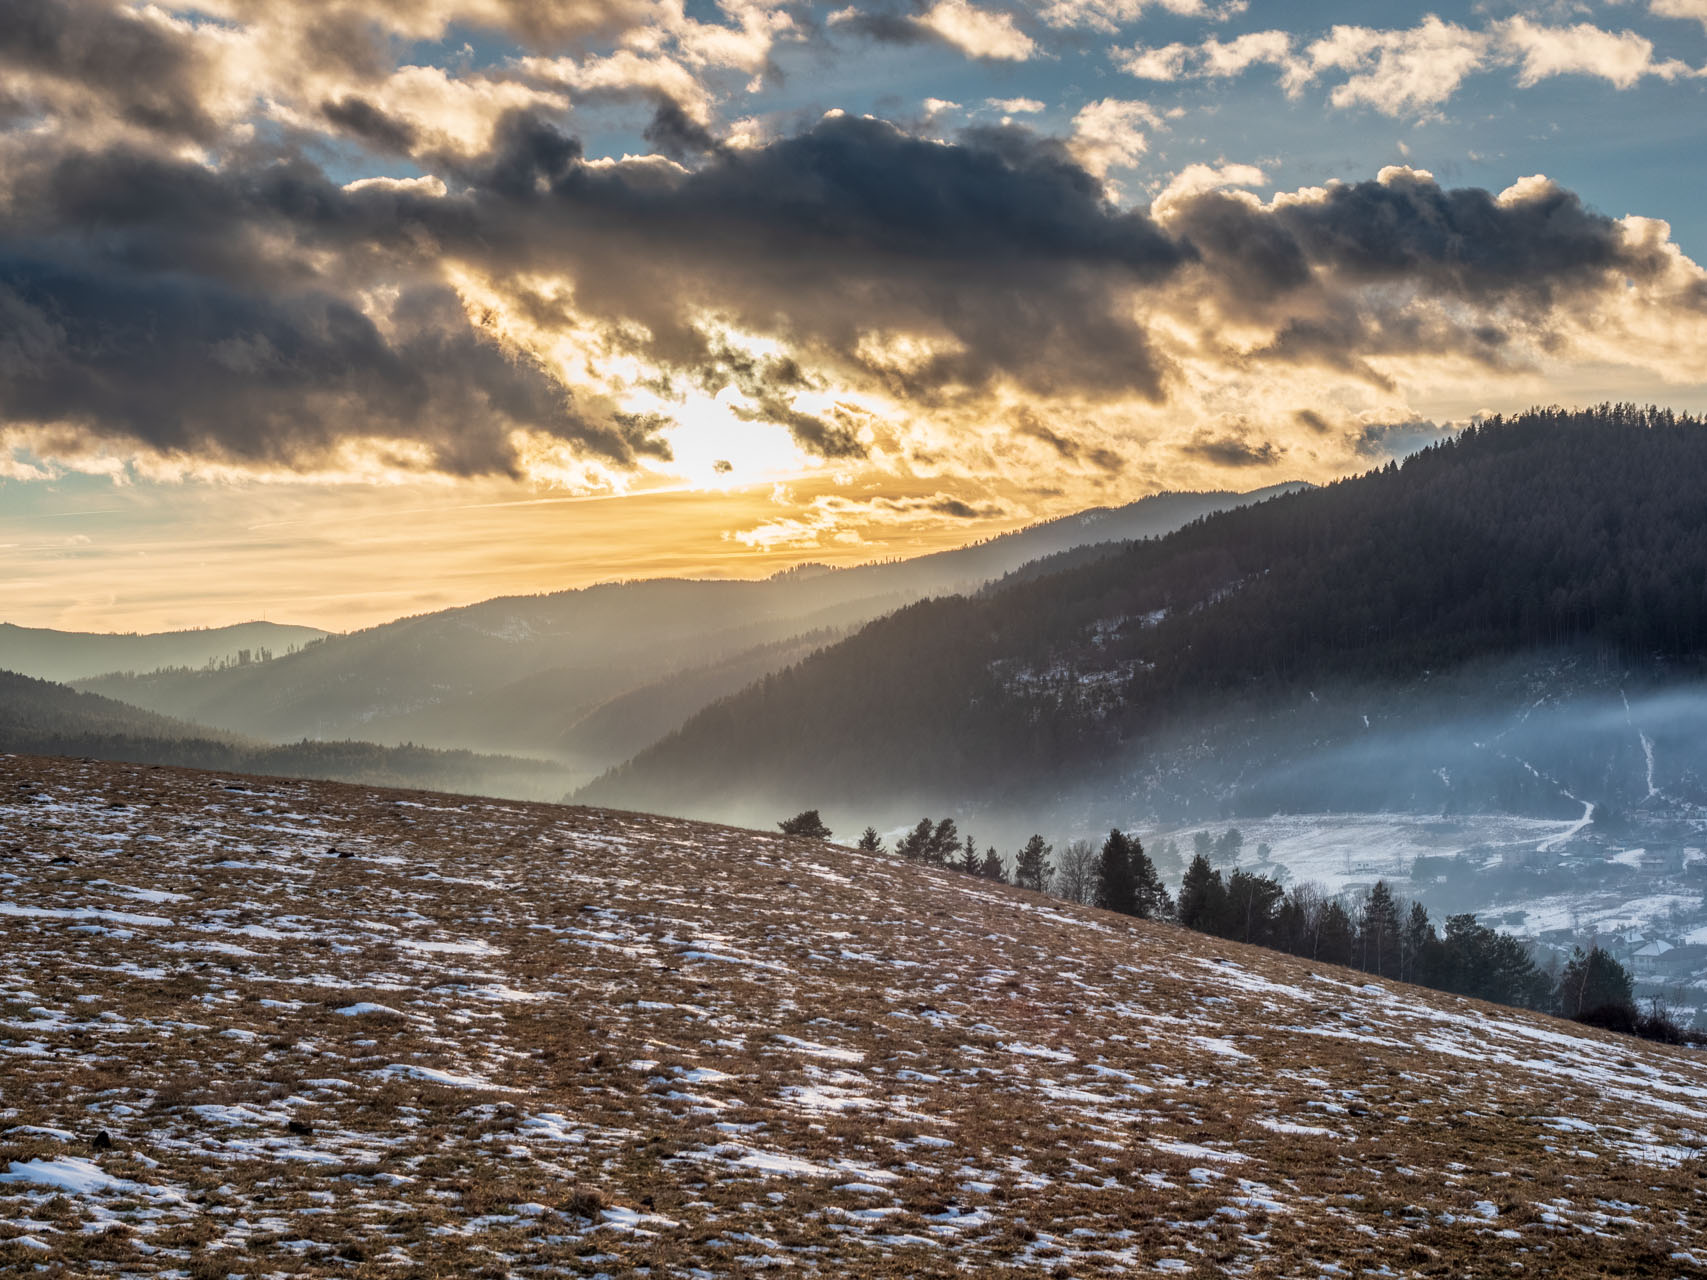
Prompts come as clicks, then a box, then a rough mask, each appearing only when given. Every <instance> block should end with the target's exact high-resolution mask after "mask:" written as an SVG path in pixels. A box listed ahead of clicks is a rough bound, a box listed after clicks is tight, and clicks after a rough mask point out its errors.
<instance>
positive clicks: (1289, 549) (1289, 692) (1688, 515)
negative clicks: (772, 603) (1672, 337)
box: [577, 408, 1707, 829]
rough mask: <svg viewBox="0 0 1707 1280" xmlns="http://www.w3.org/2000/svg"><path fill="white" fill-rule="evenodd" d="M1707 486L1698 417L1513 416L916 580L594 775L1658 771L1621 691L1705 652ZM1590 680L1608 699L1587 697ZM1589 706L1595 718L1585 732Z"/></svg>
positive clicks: (1706, 440) (1440, 779) (693, 781)
mask: <svg viewBox="0 0 1707 1280" xmlns="http://www.w3.org/2000/svg"><path fill="white" fill-rule="evenodd" d="M1704 486H1707V430H1704V429H1703V425H1702V423H1701V422H1700V421H1699V420H1696V419H1692V418H1687V417H1678V416H1676V415H1672V414H1669V413H1666V412H1663V411H1646V412H1643V411H1637V410H1634V409H1612V408H1604V409H1601V410H1597V411H1593V412H1587V413H1578V414H1566V413H1562V412H1536V413H1531V414H1526V415H1523V416H1522V417H1520V418H1516V419H1513V420H1511V421H1497V420H1496V421H1494V422H1492V423H1489V424H1486V425H1483V426H1480V427H1477V428H1472V429H1471V430H1469V431H1467V432H1465V433H1464V434H1463V435H1462V436H1460V437H1458V438H1456V439H1454V440H1451V441H1448V442H1445V443H1442V444H1440V445H1437V446H1435V447H1433V448H1430V449H1428V450H1425V451H1424V452H1422V453H1420V454H1417V455H1415V456H1413V457H1411V458H1409V459H1407V460H1406V461H1405V462H1404V463H1403V464H1402V465H1400V464H1389V465H1388V466H1385V467H1383V468H1381V469H1380V470H1378V471H1374V472H1371V473H1369V474H1367V475H1363V476H1360V477H1357V478H1354V479H1350V480H1345V481H1341V482H1339V483H1336V484H1333V485H1330V486H1328V487H1326V488H1322V489H1316V490H1312V491H1308V492H1295V493H1290V494H1286V495H1283V496H1279V497H1276V498H1274V499H1272V500H1270V501H1266V502H1262V503H1260V504H1255V505H1250V506H1245V507H1242V508H1240V509H1237V510H1230V511H1225V512H1222V513H1218V514H1214V515H1210V516H1207V517H1206V518H1204V519H1202V520H1200V521H1197V522H1194V523H1193V524H1191V525H1189V526H1187V527H1185V528H1182V529H1180V530H1179V531H1177V532H1175V533H1173V534H1171V535H1169V536H1167V537H1164V538H1161V539H1160V540H1155V541H1149V542H1142V543H1136V544H1133V545H1130V546H1128V547H1125V548H1123V549H1121V550H1120V551H1118V552H1117V553H1114V554H1109V555H1103V556H1100V557H1097V558H1094V559H1092V560H1090V561H1089V562H1086V563H1078V564H1074V563H1071V562H1070V559H1069V561H1068V562H1067V563H1065V565H1064V567H1062V568H1061V569H1060V571H1059V572H1044V570H1047V569H1048V568H1050V565H1049V564H1048V563H1047V562H1045V564H1043V565H1041V566H1036V567H1035V568H1034V569H1033V570H1031V571H1028V572H1027V573H1025V574H1022V575H1016V576H1015V577H1014V578H1012V579H1010V580H1008V581H1006V582H1003V583H998V584H996V585H993V586H991V587H989V588H988V589H986V590H985V591H983V592H982V593H981V594H978V595H976V596H974V597H966V598H947V599H938V600H929V601H923V602H920V603H916V604H913V605H911V606H909V607H907V608H904V609H901V610H898V611H896V612H895V613H893V614H891V615H889V616H887V617H884V618H882V619H880V620H878V621H875V622H872V623H871V624H869V625H867V626H866V627H864V628H863V629H862V630H861V631H859V632H858V633H857V634H856V635H854V636H852V637H850V638H848V639H847V640H845V641H843V642H841V643H840V644H837V645H834V646H831V647H829V648H826V649H824V650H823V651H821V652H819V653H816V654H814V655H813V656H811V657H810V658H807V659H806V660H804V661H802V662H800V663H798V664H797V665H795V666H794V667H792V668H790V669H788V670H786V671H782V672H779V673H776V674H773V675H771V676H770V677H768V678H767V679H765V680H764V681H762V682H761V683H758V684H755V685H753V686H751V687H749V688H748V689H746V690H744V691H743V692H741V693H740V694H738V695H736V696H734V697H731V698H728V699H725V700H723V701H721V702H718V703H716V704H714V705H712V706H710V707H708V708H707V709H706V710H704V711H703V712H701V713H700V714H699V715H697V716H695V717H694V718H693V719H692V720H690V721H689V722H688V723H687V724H686V725H684V726H683V727H682V728H681V729H680V730H679V731H677V732H675V733H673V734H671V735H670V736H668V737H666V738H665V739H663V740H662V741H660V742H658V743H656V744H654V745H653V746H651V747H649V748H647V749H646V750H645V751H643V752H641V753H640V754H639V755H638V756H636V757H635V759H634V760H633V761H632V762H630V763H629V764H627V765H625V766H623V767H622V768H620V769H617V770H615V771H613V772H611V773H610V774H608V775H607V776H605V777H603V778H601V779H600V780H598V781H597V782H595V783H594V784H593V785H591V786H590V787H588V788H586V789H584V790H583V791H582V792H581V793H580V794H579V796H578V797H577V798H579V799H582V800H586V801H588V802H593V803H599V804H609V805H620V806H624V807H632V808H641V809H652V810H664V811H668V812H676V813H684V814H692V815H697V816H715V817H721V818H729V819H735V820H746V821H757V820H760V819H761V818H762V817H763V816H767V815H771V814H773V813H779V812H780V813H787V812H794V811H795V810H798V809H800V808H804V807H808V806H813V805H818V806H823V807H825V808H826V812H829V811H832V810H835V811H838V812H839V813H840V814H841V815H843V818H842V820H843V823H844V825H845V823H846V821H847V820H850V819H851V820H855V821H860V820H869V821H874V822H881V821H894V820H896V819H897V818H899V817H905V816H906V815H907V814H908V813H912V816H917V813H916V812H914V811H915V810H917V811H921V812H922V811H925V810H926V809H927V808H928V809H931V810H933V811H934V810H936V809H942V810H954V811H958V812H962V813H964V812H966V811H967V810H969V809H970V810H972V811H975V812H976V811H983V812H986V813H993V812H997V811H999V810H1001V809H1002V808H1004V807H1006V808H1007V809H1010V810H1012V809H1020V810H1024V809H1025V808H1026V807H1027V806H1029V807H1030V808H1031V809H1032V810H1033V811H1034V813H1038V812H1041V811H1043V810H1048V809H1060V808H1070V809H1074V810H1078V811H1084V810H1085V809H1086V808H1087V805H1089V806H1090V807H1092V808H1095V809H1099V810H1102V811H1112V812H1113V813H1114V815H1115V816H1117V817H1119V816H1121V814H1122V812H1123V811H1124V812H1125V813H1126V814H1129V815H1133V814H1136V813H1138V812H1150V813H1157V812H1161V813H1166V812H1169V811H1170V810H1172V811H1176V812H1183V813H1203V812H1206V811H1207V812H1211V813H1212V812H1215V811H1217V810H1219V811H1223V812H1237V811H1239V809H1240V808H1241V807H1245V808H1246V809H1247V810H1249V811H1260V812H1274V811H1275V810H1276V809H1285V808H1289V807H1321V808H1337V807H1343V806H1344V805H1345V804H1348V803H1353V804H1360V805H1368V806H1372V807H1381V806H1382V805H1392V806H1395V807H1424V808H1428V807H1435V806H1439V807H1441V808H1451V807H1452V806H1453V805H1455V804H1457V805H1477V806H1481V805H1487V804H1500V805H1507V806H1514V807H1518V808H1528V809H1534V810H1539V811H1542V812H1546V813H1548V814H1550V815H1560V814H1568V813H1571V812H1576V811H1580V802H1582V803H1586V802H1587V801H1591V800H1593V799H1594V798H1595V794H1594V793H1593V792H1588V794H1586V798H1585V795H1584V794H1583V792H1586V791H1588V789H1589V788H1591V787H1593V788H1599V790H1600V791H1601V792H1602V793H1605V794H1616V795H1617V796H1618V797H1619V799H1620V800H1621V801H1622V802H1629V803H1637V802H1640V801H1642V800H1645V799H1646V798H1647V796H1648V792H1650V791H1652V790H1653V789H1654V787H1655V783H1654V782H1653V764H1652V751H1653V741H1652V739H1653V735H1652V734H1650V733H1648V732H1647V731H1646V730H1644V729H1643V728H1642V727H1641V726H1640V725H1639V724H1638V723H1637V722H1636V721H1635V720H1634V719H1630V720H1629V722H1628V723H1626V724H1618V723H1616V722H1615V721H1616V717H1612V718H1611V719H1609V714H1608V712H1607V708H1606V704H1607V702H1608V701H1609V700H1616V699H1618V698H1619V697H1620V694H1621V692H1622V691H1623V690H1624V689H1625V687H1626V686H1628V688H1629V692H1630V696H1631V697H1632V698H1640V697H1642V696H1644V695H1647V696H1653V695H1655V692H1656V690H1657V689H1660V688H1666V689H1671V688H1673V687H1675V686H1677V685H1679V684H1680V683H1681V684H1683V685H1686V686H1687V685H1689V684H1690V682H1692V681H1695V680H1697V679H1698V678H1699V676H1700V674H1701V659H1702V656H1703V654H1707V589H1704V586H1703V584H1704V583H1707V504H1704V503H1703V501H1702V499H1701V493H1702V492H1703V488H1704ZM1680 696H1683V695H1680ZM1573 699H1577V700H1579V701H1580V702H1581V707H1580V708H1579V709H1580V710H1582V711H1583V712H1584V717H1586V718H1584V717H1576V716H1573V715H1571V714H1566V713H1565V712H1564V711H1561V707H1568V705H1570V704H1572V700H1573ZM1613 705H1615V706H1616V703H1615V702H1614V704H1613ZM1666 705H1667V707H1668V708H1670V709H1669V710H1668V711H1667V713H1666V716H1665V723H1666V726H1667V727H1666V729H1665V732H1666V733H1668V734H1670V735H1671V737H1670V739H1669V746H1670V747H1671V748H1673V750H1672V751H1671V753H1670V767H1671V768H1672V769H1673V770H1674V773H1675V780H1676V782H1677V786H1678V788H1679V789H1681V790H1686V791H1688V792H1689V794H1690V795H1692V796H1696V799H1697V800H1698V801H1699V802H1707V787H1703V786H1701V785H1700V784H1699V779H1698V778H1697V775H1698V774H1699V772H1700V770H1699V769H1698V768H1696V762H1699V761H1702V760H1704V759H1707V732H1703V731H1693V732H1691V731H1690V730H1689V729H1688V726H1689V725H1690V724H1691V723H1701V722H1702V721H1701V720H1700V719H1694V720H1692V718H1691V717H1690V716H1689V715H1687V714H1678V713H1677V711H1676V707H1677V705H1678V704H1677V703H1676V701H1675V699H1674V700H1673V701H1672V702H1670V703H1667V704H1666ZM1695 705H1696V706H1697V707H1698V708H1699V707H1700V706H1701V704H1699V703H1697V704H1695ZM1540 707H1548V708H1551V710H1550V711H1548V712H1547V713H1546V714H1540V713H1539V712H1538V710H1537V709H1538V708H1540ZM1532 713H1534V714H1532ZM1590 722H1592V724H1593V725H1594V734H1595V735H1599V736H1598V737H1595V738H1594V739H1593V741H1592V742H1591V741H1590V740H1589V739H1581V738H1578V737H1576V736H1573V735H1574V733H1575V727H1576V726H1578V725H1579V724H1582V725H1587V724H1589V723H1590ZM1522 725H1527V728H1520V727H1519V726H1522ZM1543 725H1546V726H1547V729H1546V732H1545V733H1541V732H1538V730H1540V728H1541V726H1543ZM1507 734H1512V735H1514V736H1512V737H1511V738H1510V740H1509V741H1507V740H1505V737H1504V735H1507ZM1608 734H1613V736H1614V737H1615V738H1616V741H1617V744H1618V745H1617V747H1616V750H1614V748H1613V746H1612V745H1611V744H1612V742H1613V738H1609V737H1608V736H1607V735H1608ZM1379 735H1385V737H1383V738H1382V740H1381V743H1380V744H1377V742H1376V741H1375V738H1376V736H1379ZM1443 735H1444V736H1443ZM1680 735H1681V736H1680ZM1520 743H1521V744H1522V745H1521V747H1519V745H1518V744H1520ZM1596 743H1598V744H1599V745H1595V744H1596ZM1644 749H1645V750H1646V752H1647V759H1646V760H1644V755H1643V752H1644ZM1529 752H1534V753H1536V755H1535V757H1534V758H1531V756H1530V755H1529V754H1526V753H1529ZM1608 752H1611V753H1612V754H1610V755H1609V754H1608ZM1431 753H1432V754H1431ZM1543 755H1545V758H1546V760H1547V761H1549V762H1550V765H1551V767H1550V768H1544V767H1542V766H1541V765H1539V764H1537V760H1539V759H1541V758H1542V756H1543ZM1359 763H1361V764H1362V765H1363V766H1365V767H1364V768H1363V769H1362V770H1359V769H1357V768H1355V767H1354V766H1357V765H1358V764H1359ZM1371 766H1372V768H1371ZM1552 769H1557V770H1558V771H1559V772H1557V773H1554V772H1552ZM1644 770H1645V772H1644ZM1455 771H1456V772H1455ZM1567 775H1568V776H1567ZM1572 779H1575V780H1576V782H1575V786H1573V785H1572ZM1692 779H1694V780H1693V781H1692ZM1206 780H1212V783H1211V782H1210V781H1206ZM1579 788H1581V789H1582V790H1581V791H1579ZM1660 789H1661V790H1664V788H1660ZM1697 793H1699V795H1697ZM1069 798H1070V799H1071V803H1070V804H1068V803H1066V802H1067V801H1068V800H1069ZM1093 800H1094V802H1095V803H1094V805H1093V804H1091V802H1092V801H1093ZM1027 829H1035V828H1027Z"/></svg>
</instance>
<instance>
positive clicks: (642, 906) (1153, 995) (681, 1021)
mask: <svg viewBox="0 0 1707 1280" xmlns="http://www.w3.org/2000/svg"><path fill="white" fill-rule="evenodd" d="M1248 834H1251V835H1252V836H1253V839H1254V832H1248ZM1262 838H1267V839H1270V840H1271V841H1273V842H1274V843H1275V844H1276V857H1277V858H1278V859H1280V860H1283V861H1287V862H1288V863H1289V865H1291V864H1293V863H1294V861H1295V860H1296V861H1300V862H1301V861H1302V858H1301V857H1300V856H1299V853H1297V852H1283V851H1282V846H1281V844H1280V842H1279V841H1278V840H1275V837H1274V836H1273V835H1268V836H1264V837H1262ZM1537 838H1545V833H1540V834H1539V835H1538V836H1537ZM1320 856H1322V857H1326V858H1330V859H1331V858H1333V857H1335V856H1338V855H1336V854H1326V855H1320ZM1294 870H1295V872H1297V873H1298V874H1301V875H1308V874H1311V873H1309V872H1307V871H1305V870H1304V869H1303V868H1302V867H1298V866H1294ZM0 944H3V945H0V1170H3V1172H0V1268H3V1269H6V1270H8V1271H10V1272H13V1273H28V1272H30V1271H31V1270H34V1269H45V1268H55V1267H57V1268H59V1270H58V1272H57V1273H56V1274H60V1275H68V1276H73V1275H74V1276H85V1275H114V1276H120V1275H123V1276H144V1275H151V1276H154V1275H172V1276H190V1277H195V1278H197V1280H200V1278H201V1277H209V1276H215V1275H218V1276H225V1275H227V1274H229V1273H237V1274H239V1275H242V1276H251V1275H268V1276H275V1275H276V1276H294V1275H354V1276H399V1277H402V1276H459V1277H460V1276H493V1277H497V1276H511V1275H516V1276H521V1275H541V1276H544V1275H550V1276H558V1275H566V1274H567V1275H597V1274H603V1275H611V1276H628V1275H660V1276H683V1277H687V1276H732V1275H746V1274H754V1273H761V1272H772V1273H775V1274H779V1275H781V1274H789V1275H793V1274H801V1275H821V1276H837V1277H842V1276H894V1277H902V1276H908V1277H911V1276H938V1275H940V1276H946V1275H950V1274H954V1275H967V1274H974V1275H976V1274H988V1273H994V1272H1001V1273H1003V1274H1015V1275H1022V1276H1044V1275H1058V1276H1066V1275H1075V1276H1079V1275H1096V1274H1107V1275H1127V1274H1133V1273H1148V1272H1158V1273H1163V1274H1166V1273H1170V1272H1182V1271H1183V1272H1187V1273H1195V1274H1200V1275H1298V1276H1319V1275H1323V1274H1357V1273H1364V1274H1387V1275H1393V1274H1417V1275H1423V1274H1428V1275H1462V1274H1468V1273H1481V1272H1484V1271H1488V1270H1493V1269H1497V1270H1499V1271H1501V1272H1502V1273H1503V1272H1505V1271H1507V1270H1521V1271H1523V1272H1525V1273H1527V1274H1540V1275H1549V1276H1561V1275H1580V1276H1589V1275H1596V1276H1598V1275H1603V1274H1612V1273H1622V1274H1642V1275H1661V1276H1667V1275H1686V1274H1700V1273H1701V1271H1702V1269H1703V1267H1704V1266H1707V1177H1703V1176H1702V1175H1703V1173H1704V1172H1707V1160H1704V1155H1703V1153H1704V1149H1707V1059H1702V1058H1700V1057H1698V1056H1691V1055H1690V1054H1689V1053H1687V1052H1685V1051H1681V1050H1674V1049H1665V1048H1661V1047H1657V1046H1653V1045H1649V1044H1646V1043H1643V1042H1639V1041H1633V1040H1626V1039H1620V1038H1617V1037H1613V1036H1609V1035H1605V1034H1602V1033H1597V1032H1592V1031H1587V1030H1584V1029H1582V1028H1578V1027H1575V1026H1572V1025H1570V1024H1566V1023H1561V1022H1556V1021H1553V1020H1550V1019H1546V1018H1540V1017H1534V1016H1530V1015H1526V1014H1520V1013H1516V1012H1512V1011H1503V1010H1495V1009H1492V1008H1490V1007H1488V1006H1481V1005H1476V1004H1473V1003H1471V1002H1466V1001H1461V1000H1456V999H1454V998H1451V997H1447V996H1441V995H1436V994H1432V993H1426V992H1421V991H1417V990H1414V989H1408V988H1397V987H1394V986H1392V985H1384V984H1378V983H1371V982H1366V981H1364V980H1363V979H1362V978H1361V976H1360V975H1355V974H1351V973H1347V972H1344V971H1337V970H1332V969H1328V968H1325V967H1322V966H1311V965H1308V964H1304V963H1301V962H1297V961H1294V960H1291V959H1289V958H1287V957H1283V956H1278V955H1273V954H1269V953H1264V952H1259V951H1252V950H1246V949H1243V948H1239V947H1236V946H1231V945H1228V944H1222V943H1219V942H1216V941H1214V940H1211V939H1207V938H1204V937H1201V936H1198V935H1193V934H1189V933H1186V932H1184V931H1181V930H1178V929H1174V928H1171V927H1168V926H1154V925H1148V924H1143V923H1139V922H1134V921H1128V920H1125V919H1122V918H1118V917H1111V916H1107V915H1104V914H1102V913H1099V912H1095V911H1091V910H1087V909H1083V908H1079V907H1073V906H1066V905H1063V904H1060V903H1057V902H1052V901H1050V900H1047V899H1044V898H1040V897H1037V896H1035V895H1031V894H1027V893H1022V892H1020V891H1017V890H1011V889H1006V888H1003V887H998V886H991V885H989V884H987V883H985V882H981V881H976V880H971V879H968V878H966V877H963V876H959V875H956V874H953V873H947V872H933V871H928V870H924V869H921V868H917V867H913V866H909V865H905V864H901V863H898V862H895V861H893V860H890V859H885V858H882V857H868V856H863V855H860V854H857V853H854V852H851V851H849V850H845V849H841V848H837V847H834V846H826V845H819V844H812V843H809V842H800V841H789V840H784V839H781V838H778V837H774V836H767V835H763V834H759V833H754V832H746V831H738V830H733V829H729V828H721V827H713V826H707V825H701V824H695V823H689V822H680V821H673V820H667V819H661V818H648V817H642V816H637V815H624V814H611V813H602V812H597V811H589V810H578V809H568V808H558V807H553V806H543V805H525V804H514V803H505V802H494V801H478V800H463V799H452V798H448V797H435V796H430V795H425V794H420V793H405V792H383V791H373V790H365V789H361V788H355V787H345V786H338V785H336V784H322V783H295V782H280V781H275V780H258V779H239V778H226V777H220V776H217V775H211V774H196V773H191V772H186V771H180V770H173V769H150V768H145V767H134V766H125V765H106V764H92V763H76V762H68V761H43V760H31V759H26V758H20V757H0Z"/></svg>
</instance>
